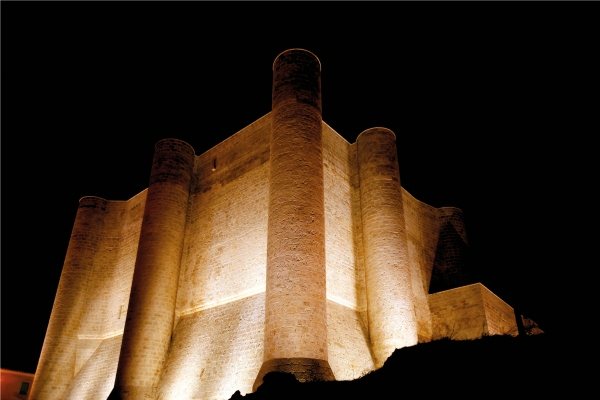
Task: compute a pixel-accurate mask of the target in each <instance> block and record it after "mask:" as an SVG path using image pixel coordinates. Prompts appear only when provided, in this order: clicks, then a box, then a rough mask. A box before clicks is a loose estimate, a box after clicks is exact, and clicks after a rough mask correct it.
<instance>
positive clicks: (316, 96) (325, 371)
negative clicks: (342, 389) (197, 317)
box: [254, 49, 335, 388]
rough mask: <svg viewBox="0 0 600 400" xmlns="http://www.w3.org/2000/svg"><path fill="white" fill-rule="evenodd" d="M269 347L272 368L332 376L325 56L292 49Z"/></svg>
mask: <svg viewBox="0 0 600 400" xmlns="http://www.w3.org/2000/svg"><path fill="white" fill-rule="evenodd" d="M272 108H273V110H272V136H271V167H270V168H271V169H270V184H269V223H268V224H269V234H268V238H267V283H266V303H265V342H264V343H265V347H264V359H263V365H262V367H261V369H260V372H259V374H258V377H257V379H256V382H255V384H254V386H255V388H256V387H257V386H258V385H260V383H261V382H262V377H263V376H264V375H265V374H266V373H267V372H270V371H280V372H291V373H293V374H294V375H295V376H296V378H297V379H298V380H299V381H310V380H333V379H335V378H334V375H333V372H332V371H331V367H330V366H329V363H328V361H327V299H326V285H325V276H326V265H325V202H324V186H323V145H322V117H321V63H320V62H319V59H318V58H317V57H316V56H315V55H314V54H312V53H311V52H309V51H306V50H302V49H290V50H286V51H284V52H283V53H281V54H279V56H277V58H276V59H275V62H274V63H273V102H272Z"/></svg>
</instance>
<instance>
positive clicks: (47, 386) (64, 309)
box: [29, 197, 107, 400]
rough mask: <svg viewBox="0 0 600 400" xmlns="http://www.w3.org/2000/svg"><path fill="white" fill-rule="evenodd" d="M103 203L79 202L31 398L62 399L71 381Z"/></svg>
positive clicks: (93, 200)
mask: <svg viewBox="0 0 600 400" xmlns="http://www.w3.org/2000/svg"><path fill="white" fill-rule="evenodd" d="M106 203H107V201H106V200H104V199H101V198H99V197H83V198H82V199H81V200H79V208H78V210H77V216H76V217H75V223H74V224H73V231H72V233H71V240H70V241H69V247H68V249H67V256H66V257H65V263H64V266H63V270H62V273H61V275H60V282H59V284H58V290H57V292H56V298H55V300H54V306H53V307H52V314H51V316H50V322H49V324H48V330H47V332H46V338H45V340H44V345H43V347H42V353H41V355H40V361H39V363H38V367H37V371H36V373H35V378H34V381H33V386H32V388H31V393H30V395H29V398H30V399H36V400H37V399H44V400H46V399H50V400H51V399H62V398H63V397H64V396H65V393H66V391H67V389H68V388H69V385H70V384H71V381H72V380H73V377H74V374H75V360H76V354H77V342H78V337H77V335H78V332H79V324H80V323H81V317H82V315H83V310H84V308H85V299H86V291H87V288H88V284H89V277H90V274H91V273H92V271H93V267H94V257H95V255H96V251H97V248H98V243H99V241H100V238H101V236H102V228H103V224H104V214H105V210H106Z"/></svg>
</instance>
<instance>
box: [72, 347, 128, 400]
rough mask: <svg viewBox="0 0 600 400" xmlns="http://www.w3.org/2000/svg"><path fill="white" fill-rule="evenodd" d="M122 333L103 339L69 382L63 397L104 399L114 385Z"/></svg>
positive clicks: (78, 399) (91, 399) (92, 399)
mask: <svg viewBox="0 0 600 400" xmlns="http://www.w3.org/2000/svg"><path fill="white" fill-rule="evenodd" d="M122 341H123V335H118V336H114V337H111V338H108V339H105V340H103V341H102V342H101V343H100V345H99V346H98V348H97V349H96V351H94V353H93V354H92V355H91V356H90V357H89V358H88V359H87V361H86V362H85V364H84V365H83V366H82V367H81V370H80V371H79V373H78V374H77V375H76V376H75V378H74V379H73V381H72V382H71V386H70V387H69V390H68V391H67V395H66V396H65V399H73V400H81V399H85V400H105V399H106V398H107V397H108V395H109V394H110V392H111V390H112V388H113V386H114V385H115V376H116V374H117V365H118V363H119V353H120V351H121V342H122Z"/></svg>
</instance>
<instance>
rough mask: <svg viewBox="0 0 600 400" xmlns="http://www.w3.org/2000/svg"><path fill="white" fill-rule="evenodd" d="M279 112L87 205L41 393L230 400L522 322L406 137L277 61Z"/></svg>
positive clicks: (310, 66)
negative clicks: (402, 152)
mask: <svg viewBox="0 0 600 400" xmlns="http://www.w3.org/2000/svg"><path fill="white" fill-rule="evenodd" d="M273 74H274V76H273V107H272V111H271V112H270V113H269V114H267V115H265V116H263V117H262V118H260V119H258V120H257V121H255V122H254V123H252V124H250V125H249V126H247V127H246V128H244V129H242V130H241V131H239V132H237V133H236V134H234V135H233V136H231V137H229V138H228V139H226V140H225V141H223V142H221V143H220V144H219V145H217V146H215V147H214V148H212V149H210V150H208V151H207V152H205V153H203V154H201V155H199V156H196V155H195V152H194V150H193V148H192V147H191V146H190V145H189V144H187V143H185V142H182V141H180V140H176V139H165V140H162V141H160V142H158V143H157V144H156V148H155V154H154V159H153V163H152V170H151V174H150V183H149V187H148V189H146V190H144V191H142V192H141V193H139V194H137V195H136V196H134V197H133V198H131V199H129V200H127V201H108V200H105V199H101V198H98V197H84V198H82V199H81V200H80V203H79V209H78V211H77V216H76V218H75V223H74V227H73V233H72V236H71V241H70V244H69V248H68V251H67V256H66V260H65V264H64V267H63V272H62V275H61V280H60V283H59V287H58V291H57V295H56V300H55V303H54V308H53V310H52V316H51V319H50V323H49V325H48V331H47V333H46V338H45V341H44V346H43V349H42V353H41V356H40V361H39V364H38V369H37V371H36V376H35V381H34V383H33V387H32V393H31V395H30V398H32V399H40V400H42V399H106V398H108V397H109V395H110V398H111V399H112V398H124V399H148V398H150V399H178V400H179V399H188V398H189V399H192V398H193V399H227V398H229V397H230V396H231V395H232V394H233V393H234V392H235V391H236V390H240V392H241V393H242V394H244V393H248V392H252V391H253V390H254V389H255V388H256V387H257V386H258V385H260V383H261V382H262V377H263V376H264V374H266V373H267V372H269V371H275V370H276V371H288V372H292V373H294V374H295V375H296V377H297V378H298V379H299V380H302V381H306V380H315V379H326V380H332V379H336V380H349V379H355V378H358V377H360V376H361V375H363V374H364V373H365V372H368V371H371V370H373V369H375V368H379V367H381V366H382V365H383V363H384V362H385V360H386V359H387V358H388V357H389V356H390V355H391V354H392V352H393V351H394V350H395V349H397V348H401V347H404V346H411V345H414V344H416V343H418V342H419V341H422V342H424V341H429V340H431V339H432V338H436V337H441V336H449V335H452V336H453V337H458V338H471V337H478V336H481V335H482V334H497V333H506V332H512V331H516V323H515V317H514V312H513V310H512V308H511V307H509V306H508V305H507V304H506V303H504V302H503V301H502V300H500V299H499V298H498V297H496V296H495V295H494V294H493V293H491V292H490V291H489V290H488V289H486V288H485V287H484V286H483V285H481V284H479V283H476V281H474V280H473V277H472V274H471V273H470V271H469V269H468V263H466V262H465V259H466V257H467V250H468V242H467V237H466V232H465V226H464V222H463V217H462V212H461V211H460V210H458V209H456V208H439V209H438V208H434V207H431V206H429V205H427V204H424V203H422V202H420V201H418V200H417V199H415V198H414V197H412V196H411V195H410V194H409V193H408V192H406V191H405V190H404V189H403V188H402V187H401V185H400V174H399V170H398V162H397V154H396V145H395V140H396V139H395V135H394V133H393V132H391V131H390V130H388V129H385V128H372V129H368V130H366V131H364V132H362V133H361V134H360V135H359V136H358V138H357V140H356V143H348V142H347V141H346V140H345V139H344V138H342V137H341V136H340V135H339V134H338V133H336V132H335V131H334V130H333V129H332V128H331V127H329V126H328V125H327V124H326V123H325V122H323V121H322V118H321V80H320V75H321V65H320V62H319V60H318V59H317V57H316V56H314V55H313V54H312V53H310V52H308V51H306V50H301V49H292V50H287V51H285V52H283V53H281V54H280V55H279V56H278V57H277V58H276V60H275V63H274V65H273Z"/></svg>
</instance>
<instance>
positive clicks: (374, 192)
mask: <svg viewBox="0 0 600 400" xmlns="http://www.w3.org/2000/svg"><path fill="white" fill-rule="evenodd" d="M356 144H357V154H358V168H359V177H360V203H361V212H362V227H363V245H364V254H365V273H366V287H367V309H368V320H369V334H370V339H371V348H372V349H373V354H374V356H375V367H376V368H380V367H381V366H382V365H383V363H384V362H385V360H386V359H387V358H388V357H389V356H390V355H391V354H392V353H393V352H394V350H395V349H397V348H401V347H405V346H411V345H414V344H416V343H417V341H418V337H417V320H416V316H415V310H414V305H413V297H412V286H411V277H410V267H409V260H408V247H407V241H406V227H405V222H404V209H403V205H402V191H401V188H400V172H399V168H398V159H397V153H396V137H395V135H394V133H393V132H392V131H391V130H389V129H386V128H371V129H367V130H366V131H364V132H362V133H361V134H360V135H359V136H358V138H357V139H356Z"/></svg>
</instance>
